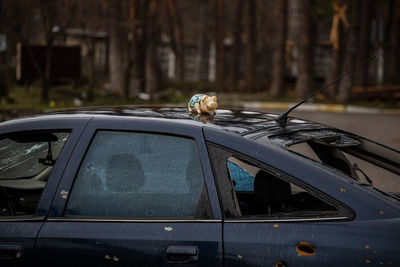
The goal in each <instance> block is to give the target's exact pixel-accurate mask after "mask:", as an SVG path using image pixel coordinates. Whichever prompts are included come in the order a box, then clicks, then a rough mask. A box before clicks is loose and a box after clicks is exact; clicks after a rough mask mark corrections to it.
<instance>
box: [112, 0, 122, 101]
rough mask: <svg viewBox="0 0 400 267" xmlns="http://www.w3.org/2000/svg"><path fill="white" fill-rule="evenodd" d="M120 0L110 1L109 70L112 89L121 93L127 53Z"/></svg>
mask: <svg viewBox="0 0 400 267" xmlns="http://www.w3.org/2000/svg"><path fill="white" fill-rule="evenodd" d="M120 4H121V3H120V2H119V1H110V12H111V21H110V53H109V68H110V69H109V71H110V82H111V89H112V91H113V92H116V93H119V92H120V91H121V89H122V88H123V85H124V60H123V56H124V55H125V52H126V48H125V44H124V43H125V40H124V39H125V35H126V32H124V30H123V27H122V26H121V25H120V24H121V23H120V21H119V19H120V16H121V6H120Z"/></svg>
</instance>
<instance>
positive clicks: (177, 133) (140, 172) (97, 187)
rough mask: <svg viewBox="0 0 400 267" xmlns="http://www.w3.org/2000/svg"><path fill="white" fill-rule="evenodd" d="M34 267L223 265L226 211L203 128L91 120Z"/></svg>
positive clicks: (66, 175)
mask: <svg viewBox="0 0 400 267" xmlns="http://www.w3.org/2000/svg"><path fill="white" fill-rule="evenodd" d="M36 263H37V265H40V266H54V265H57V266H71V265H79V266H98V265H112V264H118V265H119V266H132V265H135V266H162V265H170V264H183V265H185V266H191V265H199V264H200V265H210V266H218V265H221V264H222V223H221V213H220V210H219V204H218V198H217V194H216V189H215V185H214V182H213V176H212V172H211V167H210V163H209V159H208V154H207V150H206V146H205V143H204V139H203V136H202V132H201V128H199V127H194V126H190V125H183V124H178V123H171V122H163V121H156V120H146V119H132V120H129V119H126V118H125V119H124V118H117V117H109V118H106V117H103V118H95V119H93V120H92V121H91V123H90V124H89V125H88V127H87V129H86V131H85V133H84V135H83V136H82V138H81V139H80V142H79V144H78V146H77V148H76V150H75V151H74V154H73V156H72V158H71V164H70V165H68V167H67V169H66V171H65V173H64V176H63V178H62V181H61V185H60V187H59V190H58V194H57V196H56V197H55V200H54V210H53V212H52V213H51V214H50V216H49V218H48V220H47V222H46V223H45V224H44V226H43V229H42V230H41V232H40V235H39V238H38V242H37V258H36Z"/></svg>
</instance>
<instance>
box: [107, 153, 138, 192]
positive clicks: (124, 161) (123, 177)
mask: <svg viewBox="0 0 400 267" xmlns="http://www.w3.org/2000/svg"><path fill="white" fill-rule="evenodd" d="M144 181H145V176H144V172H143V168H142V165H141V164H140V161H139V160H138V159H137V158H136V157H135V156H133V155H130V154H127V153H123V154H117V155H115V156H113V157H111V159H110V160H109V161H108V162H107V166H106V184H107V188H108V190H109V191H113V192H126V191H136V190H138V189H139V188H141V187H142V186H143V185H144Z"/></svg>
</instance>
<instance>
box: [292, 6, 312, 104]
mask: <svg viewBox="0 0 400 267" xmlns="http://www.w3.org/2000/svg"><path fill="white" fill-rule="evenodd" d="M297 1H300V2H299V3H298V9H297V10H298V12H299V14H298V18H299V21H298V24H299V29H300V31H301V33H300V42H299V57H298V69H299V71H298V75H297V81H296V89H295V90H296V95H297V98H299V99H302V98H304V97H306V96H307V95H308V94H309V92H310V90H311V89H312V84H313V74H314V71H313V66H314V62H313V61H314V45H315V32H314V31H313V30H314V27H315V25H314V24H315V21H314V20H313V15H312V1H311V0H297Z"/></svg>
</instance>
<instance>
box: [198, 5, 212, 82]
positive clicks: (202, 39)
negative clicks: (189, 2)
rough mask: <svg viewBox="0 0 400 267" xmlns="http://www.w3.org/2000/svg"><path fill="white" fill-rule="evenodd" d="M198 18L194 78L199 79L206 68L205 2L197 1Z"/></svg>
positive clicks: (204, 74)
mask: <svg viewBox="0 0 400 267" xmlns="http://www.w3.org/2000/svg"><path fill="white" fill-rule="evenodd" d="M199 5H200V7H199V20H198V24H197V25H198V29H199V34H198V35H197V53H196V59H195V60H196V64H195V65H196V74H195V77H196V80H197V81H201V80H202V79H203V77H206V75H207V70H208V45H209V42H208V38H207V33H208V27H207V26H208V25H207V2H206V1H200V2H199Z"/></svg>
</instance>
